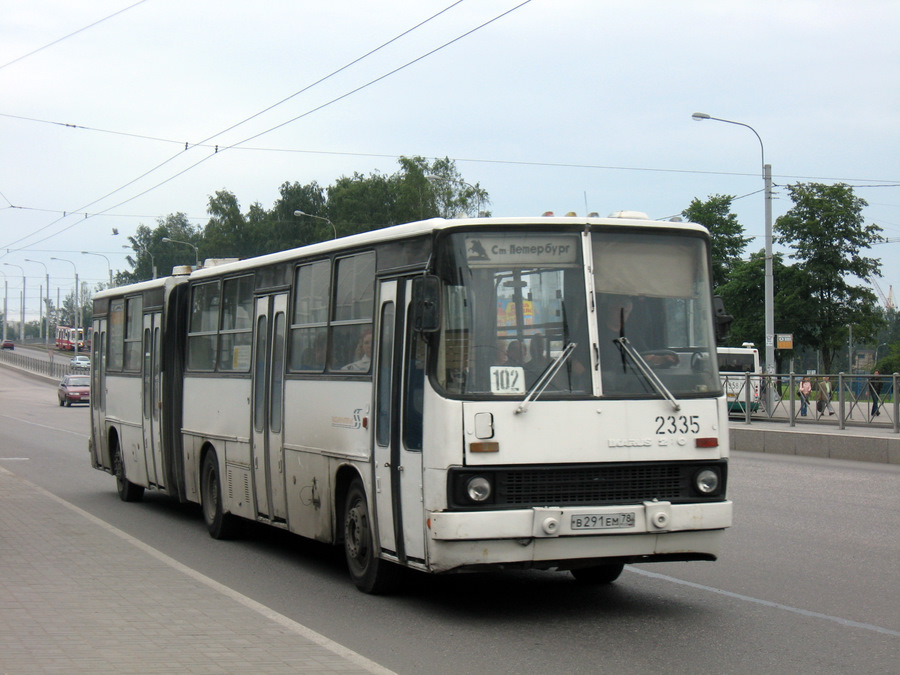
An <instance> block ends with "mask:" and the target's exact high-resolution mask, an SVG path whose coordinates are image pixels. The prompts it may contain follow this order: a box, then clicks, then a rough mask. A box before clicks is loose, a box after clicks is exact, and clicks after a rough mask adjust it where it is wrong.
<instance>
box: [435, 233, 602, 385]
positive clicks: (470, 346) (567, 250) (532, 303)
mask: <svg viewBox="0 0 900 675" xmlns="http://www.w3.org/2000/svg"><path fill="white" fill-rule="evenodd" d="M437 270H438V274H439V275H440V276H441V277H442V279H443V282H444V294H445V297H444V303H443V307H444V313H443V326H442V330H441V332H440V334H439V338H438V355H437V359H436V360H437V379H438V381H439V383H440V384H441V386H442V388H443V389H444V390H445V391H446V392H447V393H448V394H450V395H459V396H470V395H477V396H496V397H522V396H524V394H525V393H526V392H527V390H528V389H529V388H530V387H531V386H532V385H533V384H534V383H535V382H536V381H537V379H538V378H539V377H540V375H541V374H542V373H543V371H544V370H545V369H546V368H547V367H548V366H549V365H550V363H551V362H552V361H553V359H554V358H556V356H558V355H559V354H560V353H561V352H562V351H563V349H564V348H565V347H566V345H567V344H569V343H571V342H574V343H576V348H575V352H574V353H573V354H572V357H571V358H569V359H567V360H566V363H565V364H564V365H563V367H562V368H560V370H559V372H558V373H557V374H556V376H555V377H554V378H553V380H552V381H551V383H550V385H549V386H548V387H547V389H546V390H545V393H544V397H545V398H547V397H552V396H553V395H554V394H556V395H559V394H571V393H573V392H580V393H586V392H588V391H590V388H591V378H590V356H589V351H588V332H587V325H586V321H585V312H586V302H585V283H584V267H583V263H582V256H581V249H580V237H579V236H578V235H577V234H559V233H549V232H537V231H530V232H516V233H514V234H510V233H504V232H483V231H479V232H466V233H457V234H453V235H451V236H449V237H447V238H446V239H445V240H443V246H441V247H440V248H439V254H438V256H437Z"/></svg>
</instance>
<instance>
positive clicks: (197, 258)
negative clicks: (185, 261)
mask: <svg viewBox="0 0 900 675" xmlns="http://www.w3.org/2000/svg"><path fill="white" fill-rule="evenodd" d="M160 241H164V242H166V243H170V244H182V245H184V246H190V247H191V248H192V249H194V262H195V263H196V269H198V270H199V269H200V249H199V248H197V247H196V246H194V245H193V244H192V243H190V242H189V241H178V240H177V239H170V238H169V237H163V238H162V239H161V240H160Z"/></svg>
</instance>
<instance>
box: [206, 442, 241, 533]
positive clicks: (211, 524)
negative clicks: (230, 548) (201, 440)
mask: <svg viewBox="0 0 900 675" xmlns="http://www.w3.org/2000/svg"><path fill="white" fill-rule="evenodd" d="M200 506H201V509H202V511H203V520H204V521H205V522H206V529H207V530H208V531H209V535H210V536H211V537H212V538H213V539H231V538H232V537H233V536H234V534H235V529H236V526H235V519H234V516H233V515H231V514H230V513H225V512H224V511H223V510H222V481H221V480H220V479H219V459H218V457H216V451H215V450H210V451H209V452H207V453H206V456H205V457H204V458H203V468H202V469H201V470H200Z"/></svg>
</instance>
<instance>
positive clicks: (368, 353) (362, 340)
mask: <svg viewBox="0 0 900 675" xmlns="http://www.w3.org/2000/svg"><path fill="white" fill-rule="evenodd" d="M371 365H372V329H371V328H367V329H365V330H364V331H363V332H362V335H360V337H359V344H358V345H357V346H356V360H355V361H353V362H352V363H348V364H347V365H346V366H344V367H343V368H341V370H355V371H360V372H369V368H370V366H371Z"/></svg>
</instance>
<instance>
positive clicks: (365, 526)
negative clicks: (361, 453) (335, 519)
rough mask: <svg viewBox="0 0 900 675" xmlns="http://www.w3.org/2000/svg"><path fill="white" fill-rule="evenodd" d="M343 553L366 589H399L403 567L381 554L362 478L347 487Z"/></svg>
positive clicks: (354, 576)
mask: <svg viewBox="0 0 900 675" xmlns="http://www.w3.org/2000/svg"><path fill="white" fill-rule="evenodd" d="M344 555H345V557H346V558H347V569H348V570H349V571H350V578H351V579H352V580H353V583H354V584H356V587H357V588H358V589H359V590H361V591H362V592H363V593H372V594H383V593H390V592H392V591H394V590H396V589H397V587H398V585H399V581H400V568H399V567H398V566H397V565H395V564H393V563H391V562H389V561H387V560H383V559H382V558H380V557H379V556H378V551H377V550H376V548H375V532H374V531H373V529H372V521H371V518H370V516H369V506H368V503H367V502H366V491H365V488H363V485H362V481H361V480H360V479H359V478H356V479H354V481H353V482H352V483H351V484H350V489H349V490H348V491H347V501H346V502H345V508H344Z"/></svg>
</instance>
